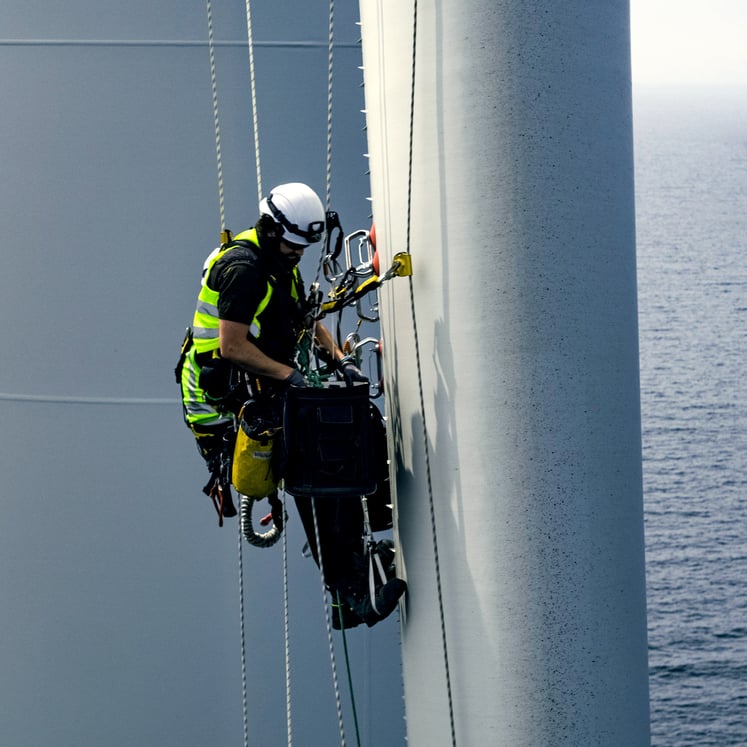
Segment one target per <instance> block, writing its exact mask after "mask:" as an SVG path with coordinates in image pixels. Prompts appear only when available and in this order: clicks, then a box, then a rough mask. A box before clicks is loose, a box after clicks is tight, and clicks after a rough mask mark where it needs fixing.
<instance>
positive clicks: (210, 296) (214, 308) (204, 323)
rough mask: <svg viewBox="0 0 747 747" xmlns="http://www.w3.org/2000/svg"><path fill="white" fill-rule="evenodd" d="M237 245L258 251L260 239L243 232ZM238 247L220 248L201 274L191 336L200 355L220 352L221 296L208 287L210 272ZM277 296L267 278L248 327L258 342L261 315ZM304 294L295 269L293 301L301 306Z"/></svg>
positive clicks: (260, 332) (250, 230) (260, 331)
mask: <svg viewBox="0 0 747 747" xmlns="http://www.w3.org/2000/svg"><path fill="white" fill-rule="evenodd" d="M234 241H249V242H250V243H252V244H254V246H256V247H259V240H258V238H257V229H256V228H251V229H249V230H248V231H243V232H242V233H240V234H238V235H237V236H235V237H234ZM235 247H236V245H235V244H229V245H228V246H226V247H219V248H218V249H216V250H215V251H214V252H213V253H212V254H211V255H210V256H209V257H208V258H207V259H206V260H205V265H204V268H203V274H202V287H201V288H200V294H199V296H198V297H197V308H196V309H195V314H194V317H193V319H192V334H193V337H194V347H195V351H196V352H197V353H207V352H210V351H214V350H218V348H219V346H220V341H219V339H218V329H219V325H220V319H219V317H218V301H219V299H220V292H219V291H217V290H214V289H213V288H211V287H210V286H209V285H208V279H209V277H210V272H211V271H212V269H213V267H214V266H215V263H216V262H218V261H219V260H220V259H222V258H223V257H224V256H225V255H226V254H227V253H228V252H230V251H231V250H232V249H234V248H235ZM273 292H274V285H273V283H272V280H271V279H270V278H268V280H267V289H266V291H265V295H264V297H263V298H262V300H261V301H260V303H259V305H258V306H257V310H256V312H255V314H254V319H253V320H252V322H251V324H250V325H249V332H250V334H251V335H252V337H253V338H254V339H255V340H259V339H260V338H261V335H262V313H263V312H264V311H265V309H266V308H267V306H268V305H269V303H270V300H271V298H272V295H273ZM301 293H302V281H301V274H300V272H299V271H298V267H294V268H293V282H292V283H291V297H292V298H293V300H294V301H295V302H298V301H299V299H300V296H301Z"/></svg>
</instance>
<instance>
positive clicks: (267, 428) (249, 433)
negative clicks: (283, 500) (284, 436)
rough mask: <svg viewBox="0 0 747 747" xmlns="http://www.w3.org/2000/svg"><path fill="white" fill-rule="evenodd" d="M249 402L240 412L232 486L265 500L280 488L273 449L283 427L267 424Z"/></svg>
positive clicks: (248, 494) (232, 468) (250, 495)
mask: <svg viewBox="0 0 747 747" xmlns="http://www.w3.org/2000/svg"><path fill="white" fill-rule="evenodd" d="M255 404H256V403H254V402H247V403H245V404H244V406H243V407H242V408H241V411H240V412H239V431H238V433H237V435H236V445H235V447H234V451H233V465H232V467H231V482H232V483H233V486H234V487H235V488H236V490H237V491H238V492H239V493H242V494H243V495H246V496H249V497H250V498H264V497H265V496H268V495H270V494H271V493H273V492H274V490H275V489H276V488H277V486H278V482H279V481H280V480H279V477H276V476H275V470H274V469H273V446H274V442H275V436H276V434H277V433H278V431H280V426H275V425H273V424H272V423H271V422H268V420H267V419H266V418H263V417H261V416H259V414H258V413H257V412H256V411H255V408H254V407H253V405H255Z"/></svg>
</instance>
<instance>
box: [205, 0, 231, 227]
mask: <svg viewBox="0 0 747 747" xmlns="http://www.w3.org/2000/svg"><path fill="white" fill-rule="evenodd" d="M207 21H208V50H209V53H210V87H211V89H212V93H213V124H214V127H215V156H216V160H217V162H218V209H219V211H220V228H221V231H222V230H224V229H225V227H226V207H225V201H224V199H223V156H222V154H221V147H220V119H219V117H218V84H217V80H216V75H215V43H214V40H213V6H212V3H211V2H210V0H207Z"/></svg>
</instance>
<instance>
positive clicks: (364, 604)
mask: <svg viewBox="0 0 747 747" xmlns="http://www.w3.org/2000/svg"><path fill="white" fill-rule="evenodd" d="M406 590H407V584H406V583H405V582H404V581H403V580H402V579H401V578H393V579H391V580H390V581H387V582H386V583H385V584H384V585H383V586H381V587H379V588H378V589H377V591H376V594H375V595H374V599H373V602H372V601H371V593H370V591H369V590H368V589H367V588H366V587H365V586H363V587H358V588H356V589H348V590H347V591H346V593H345V594H344V595H343V599H344V601H345V602H347V603H348V604H349V605H350V607H351V609H352V611H353V612H355V614H356V615H357V616H358V617H359V618H360V619H361V620H362V621H363V622H364V623H366V625H368V627H369V628H370V627H371V626H372V625H376V623H377V622H380V621H381V620H383V619H384V618H385V617H388V616H389V615H390V614H391V613H392V612H393V611H394V608H395V607H396V606H397V602H398V601H399V598H400V597H401V596H402V595H403V594H404V593H405V591H406Z"/></svg>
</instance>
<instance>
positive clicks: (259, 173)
mask: <svg viewBox="0 0 747 747" xmlns="http://www.w3.org/2000/svg"><path fill="white" fill-rule="evenodd" d="M251 5H252V3H251V0H246V37H247V43H248V46H249V85H250V89H251V95H252V127H253V129H254V162H255V163H256V164H257V197H258V200H257V202H258V203H259V201H261V200H262V169H261V168H260V164H259V125H258V121H259V119H258V116H257V87H256V83H255V75H254V35H253V33H252V9H251Z"/></svg>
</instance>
